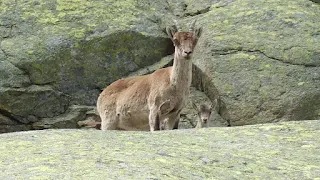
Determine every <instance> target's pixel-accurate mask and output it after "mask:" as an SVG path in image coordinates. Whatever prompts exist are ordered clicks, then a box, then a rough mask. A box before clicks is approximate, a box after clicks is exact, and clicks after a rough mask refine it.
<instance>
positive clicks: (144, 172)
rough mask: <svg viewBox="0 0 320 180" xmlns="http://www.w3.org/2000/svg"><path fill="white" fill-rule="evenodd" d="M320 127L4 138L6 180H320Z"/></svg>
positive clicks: (0, 143)
mask: <svg viewBox="0 0 320 180" xmlns="http://www.w3.org/2000/svg"><path fill="white" fill-rule="evenodd" d="M319 133H320V121H319V120H315V121H300V122H299V121H297V122H285V123H279V124H264V125H253V126H242V127H229V128H228V127H219V128H207V129H190V130H176V131H159V132H155V133H150V132H132V131H131V132H125V131H109V132H102V131H98V130H92V131H88V130H43V131H29V132H18V133H7V134H1V135H0V151H1V153H0V162H1V163H0V169H1V173H0V178H1V179H12V178H13V179H70V178H71V179H78V178H81V179H83V178H85V179H270V177H271V178H272V179H316V178H318V177H319V174H320V156H319V154H320V139H319V137H318V135H319Z"/></svg>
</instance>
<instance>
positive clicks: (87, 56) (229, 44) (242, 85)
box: [0, 0, 320, 126]
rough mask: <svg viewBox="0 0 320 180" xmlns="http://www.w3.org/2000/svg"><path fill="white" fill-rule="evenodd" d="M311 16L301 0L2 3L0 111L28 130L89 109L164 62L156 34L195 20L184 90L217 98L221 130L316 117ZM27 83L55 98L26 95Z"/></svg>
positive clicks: (316, 63)
mask: <svg viewBox="0 0 320 180" xmlns="http://www.w3.org/2000/svg"><path fill="white" fill-rule="evenodd" d="M319 12H320V6H319V4H317V3H314V2H312V1H305V0H296V1H280V0H271V1H268V2H261V1H254V0H238V1H235V0H198V1H192V0H185V1H183V2H182V1H177V0H160V1H151V0H141V1H136V0H125V1H114V0H108V1H102V0H97V1H93V0H89V1H78V0H70V1H56V0H31V1H24V0H17V1H11V0H2V1H1V2H0V111H5V112H6V114H9V115H10V118H12V120H14V121H16V120H17V122H21V123H24V124H27V125H28V126H29V125H30V124H31V123H34V122H35V121H38V120H39V119H42V118H49V119H52V120H53V119H54V118H53V116H58V115H61V113H64V112H65V111H66V109H67V108H68V107H64V106H65V105H66V106H69V105H72V104H80V105H91V106H93V105H95V103H96V99H97V96H98V94H99V93H100V91H101V89H103V88H104V87H105V86H106V85H108V84H110V83H111V82H113V81H115V80H117V79H119V78H121V77H125V76H128V75H136V74H141V73H150V72H152V71H153V70H155V69H157V68H159V67H161V66H167V65H169V64H170V61H168V60H169V59H170V57H167V58H164V59H162V60H161V61H160V59H161V58H163V57H165V56H167V55H169V54H172V51H173V47H172V43H171V41H170V40H169V39H168V38H167V37H166V35H165V33H164V28H165V27H166V26H168V25H172V24H173V21H172V20H173V19H178V21H179V22H180V21H181V23H180V24H181V26H182V27H183V29H187V28H186V27H187V26H188V23H189V22H190V21H191V20H193V19H198V23H197V25H199V26H202V27H203V35H202V37H201V38H200V40H199V43H198V45H197V50H196V51H195V54H194V64H195V73H194V79H195V80H194V82H193V84H194V86H195V87H197V88H198V89H200V90H201V91H203V92H204V93H205V94H206V95H207V96H208V97H209V98H210V101H214V99H218V100H219V109H217V113H216V114H217V115H221V117H220V116H219V118H220V119H221V118H222V119H221V120H220V122H221V123H222V124H223V123H224V122H225V121H226V120H230V121H231V125H243V124H255V123H266V122H275V121H286V120H304V119H319V118H320V112H319V109H320V73H319V72H320V69H319V68H320V59H319V57H320V56H319V55H320V52H319V48H318V47H319V46H320V32H319V29H320V25H319V23H318V22H319V21H320V19H319V18H320V16H319V15H318V14H319ZM159 61H160V62H159ZM156 62H159V63H156ZM155 63H156V64H155ZM145 67H147V68H145ZM149 67H150V68H151V69H148V68H149ZM137 70H139V71H138V72H136V71H137ZM34 86H46V87H50V88H51V90H50V92H52V94H53V95H52V97H56V96H58V98H57V99H56V100H53V99H51V98H49V99H48V100H43V98H42V97H43V92H42V91H36V92H34V93H29V92H28V89H30V87H31V88H32V87H34ZM9 91H10V93H8V92H9ZM16 92H19V94H23V95H21V96H19V97H15V96H12V95H11V94H12V93H13V94H16ZM47 92H48V93H49V91H47ZM45 94H46V93H45ZM57 94H59V95H57ZM60 95H61V97H60ZM62 96H63V98H62ZM21 97H23V98H24V100H21V99H19V98H21ZM15 98H17V101H16V102H19V103H18V104H17V103H16V102H15ZM3 99H5V103H6V104H3V101H4V100H3ZM66 101H68V103H66ZM29 103H30V104H29ZM37 103H44V104H45V106H43V109H44V110H43V113H42V112H35V111H36V110H34V109H33V108H34V107H35V106H36V104H37ZM12 105H17V106H14V107H13V106H12ZM31 107H33V108H31ZM61 107H63V108H61ZM13 108H16V109H13ZM40 109H41V108H40ZM185 112H186V113H185V116H184V117H187V119H192V117H191V116H193V113H192V112H191V111H189V110H188V107H187V108H186V110H185ZM189 113H191V114H189ZM186 114H187V115H186ZM188 116H190V117H188ZM184 117H183V118H184ZM19 125H20V124H19Z"/></svg>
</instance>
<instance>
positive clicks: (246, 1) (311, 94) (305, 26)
mask: <svg viewBox="0 0 320 180" xmlns="http://www.w3.org/2000/svg"><path fill="white" fill-rule="evenodd" d="M186 7H187V8H186V9H185V11H184V14H185V15H198V18H197V19H198V24H200V25H201V26H202V27H203V35H202V37H201V38H200V41H199V44H198V47H197V51H196V52H195V54H194V56H195V57H196V58H195V59H194V64H195V66H196V68H195V70H196V71H197V73H196V74H197V76H196V78H195V82H194V84H195V85H196V86H199V88H200V89H203V90H204V91H205V92H206V93H207V95H208V96H209V97H210V98H211V99H215V98H218V99H220V100H221V101H220V102H221V106H220V114H221V116H222V117H223V118H224V119H226V120H230V121H231V125H243V124H255V123H266V122H275V121H287V120H303V119H319V118H320V50H319V47H320V31H319V29H320V23H318V22H320V16H319V13H320V6H319V5H318V4H316V3H314V2H311V1H306V0H296V1H280V0H271V1H254V0H240V1H233V0H226V1H217V2H216V3H212V1H205V0H202V1H192V2H191V1H190V2H189V4H187V6H186ZM188 21H189V20H188Z"/></svg>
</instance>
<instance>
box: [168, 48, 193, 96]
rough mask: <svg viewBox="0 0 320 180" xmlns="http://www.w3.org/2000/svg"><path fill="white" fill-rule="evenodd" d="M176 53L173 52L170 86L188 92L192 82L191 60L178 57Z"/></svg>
mask: <svg viewBox="0 0 320 180" xmlns="http://www.w3.org/2000/svg"><path fill="white" fill-rule="evenodd" d="M177 52H178V51H177V50H176V51H175V54H174V60H173V67H172V72H171V76H170V83H171V85H173V86H175V87H176V88H177V90H181V91H186V90H189V88H190V86H191V80H192V60H191V59H184V58H183V57H182V56H180V55H179V54H178V53H177Z"/></svg>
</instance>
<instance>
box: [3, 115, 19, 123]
mask: <svg viewBox="0 0 320 180" xmlns="http://www.w3.org/2000/svg"><path fill="white" fill-rule="evenodd" d="M15 124H17V122H15V121H13V120H11V119H10V118H9V117H6V116H4V115H2V114H0V125H15Z"/></svg>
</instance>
